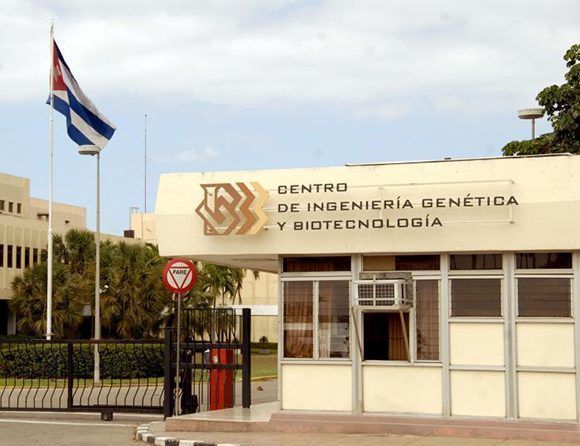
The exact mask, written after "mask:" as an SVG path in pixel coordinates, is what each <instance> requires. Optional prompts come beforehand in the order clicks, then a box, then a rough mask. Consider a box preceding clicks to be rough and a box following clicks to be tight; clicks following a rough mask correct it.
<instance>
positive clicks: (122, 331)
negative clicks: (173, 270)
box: [101, 242, 171, 339]
mask: <svg viewBox="0 0 580 446" xmlns="http://www.w3.org/2000/svg"><path fill="white" fill-rule="evenodd" d="M101 250H102V251H101V259H102V265H101V283H103V285H107V286H108V288H107V290H106V291H104V292H103V294H102V295H101V305H102V309H101V316H102V321H103V326H104V327H105V328H107V329H108V330H109V331H110V332H111V333H115V334H117V335H119V336H121V337H122V338H125V339H132V338H141V337H150V336H154V335H156V334H157V333H158V332H159V330H160V327H161V325H162V313H163V311H164V308H165V307H166V305H167V303H168V302H170V299H171V295H170V294H169V292H167V291H166V290H165V288H164V287H163V283H162V280H161V278H162V271H163V266H164V264H165V261H164V260H163V258H162V257H160V256H159V252H158V250H157V247H155V246H153V245H129V244H127V243H124V242H121V243H118V244H105V245H103V247H102V248H101Z"/></svg>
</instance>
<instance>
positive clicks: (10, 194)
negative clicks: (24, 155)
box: [0, 173, 86, 335]
mask: <svg viewBox="0 0 580 446" xmlns="http://www.w3.org/2000/svg"><path fill="white" fill-rule="evenodd" d="M53 228H54V231H55V232H60V233H64V232H66V231H67V230H68V229H70V228H86V209H85V208H82V207H79V206H72V205H68V204H63V203H56V202H53ZM47 231H48V202H47V201H46V200H40V199H37V198H32V197H31V196H30V180H29V179H28V178H23V177H18V176H14V175H8V174H4V173H0V335H6V334H14V333H15V331H16V319H15V317H14V314H12V312H11V311H10V309H9V305H8V302H9V300H10V298H11V297H12V290H11V283H12V280H13V279H14V277H15V276H16V275H18V274H20V273H22V271H23V270H24V269H26V268H28V267H30V266H33V265H35V264H37V263H39V262H40V261H41V258H42V256H43V254H45V253H46V246H47Z"/></svg>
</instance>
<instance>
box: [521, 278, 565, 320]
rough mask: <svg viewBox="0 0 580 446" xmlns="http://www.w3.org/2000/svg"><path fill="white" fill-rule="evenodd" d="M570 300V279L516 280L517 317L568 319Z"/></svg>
mask: <svg viewBox="0 0 580 446" xmlns="http://www.w3.org/2000/svg"><path fill="white" fill-rule="evenodd" d="M571 300H572V290H571V281H570V279H564V278H539V277H538V278H536V277H534V278H532V277H530V278H520V279H518V316H523V317H570V316H571Z"/></svg>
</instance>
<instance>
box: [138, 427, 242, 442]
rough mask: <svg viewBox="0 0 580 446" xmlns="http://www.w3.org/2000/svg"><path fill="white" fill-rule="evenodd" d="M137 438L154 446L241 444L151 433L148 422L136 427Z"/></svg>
mask: <svg viewBox="0 0 580 446" xmlns="http://www.w3.org/2000/svg"><path fill="white" fill-rule="evenodd" d="M135 436H136V437H137V440H140V441H143V442H145V443H148V444H154V445H156V446H242V445H241V444H237V443H236V444H234V443H212V442H207V441H198V440H180V439H179V438H173V437H166V436H164V435H154V434H152V433H151V425H150V424H142V425H141V426H138V427H137V433H136V434H135Z"/></svg>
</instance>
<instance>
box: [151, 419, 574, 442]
mask: <svg viewBox="0 0 580 446" xmlns="http://www.w3.org/2000/svg"><path fill="white" fill-rule="evenodd" d="M151 433H153V434H158V435H161V434H162V435H163V436H167V437H172V438H177V439H180V440H195V441H198V442H204V443H210V444H212V443H227V444H241V445H243V446H326V445H328V446H330V445H332V446H347V445H349V446H407V445H409V446H494V445H501V446H548V445H554V446H556V445H559V446H578V444H577V443H557V442H541V441H527V440H487V439H480V438H473V439H472V438H449V437H445V438H443V437H420V436H415V435H371V434H312V433H310V434H297V433H276V432H232V433H226V432H166V431H165V423H163V422H158V423H152V424H151Z"/></svg>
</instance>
